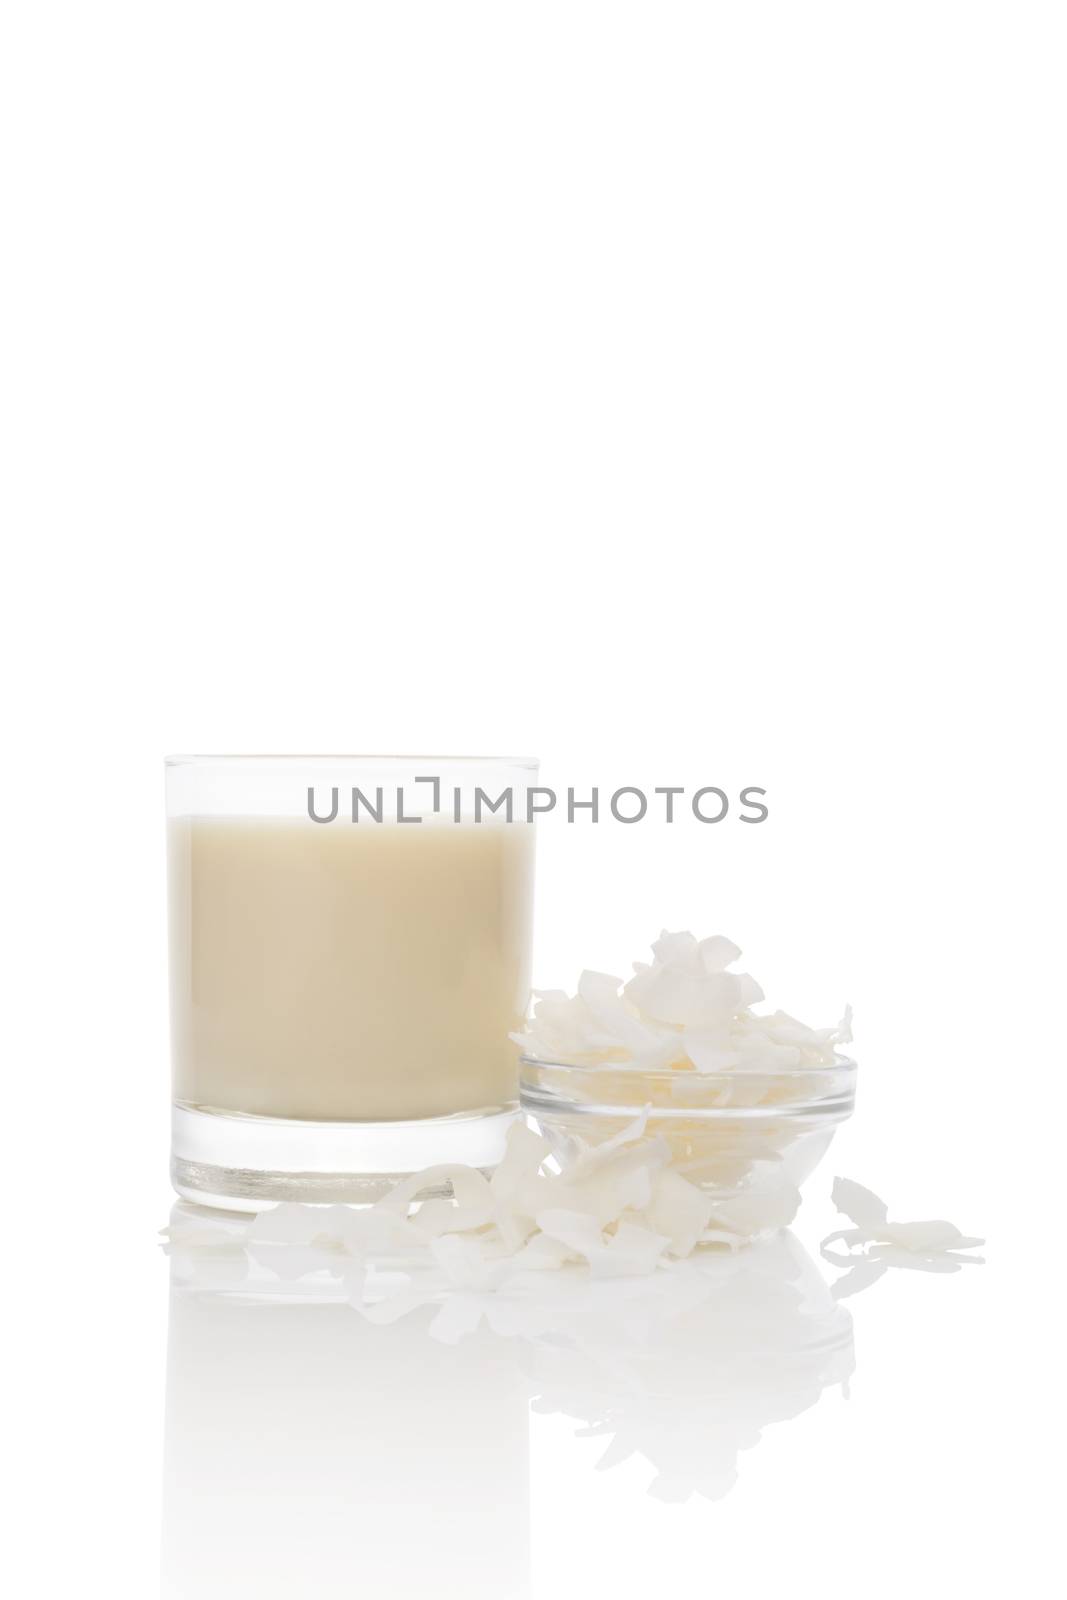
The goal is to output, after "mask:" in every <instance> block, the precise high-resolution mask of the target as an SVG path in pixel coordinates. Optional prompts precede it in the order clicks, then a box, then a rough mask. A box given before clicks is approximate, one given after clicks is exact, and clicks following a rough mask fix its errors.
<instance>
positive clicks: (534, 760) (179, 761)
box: [163, 751, 541, 771]
mask: <svg viewBox="0 0 1067 1600" xmlns="http://www.w3.org/2000/svg"><path fill="white" fill-rule="evenodd" d="M309 761H344V762H353V761H360V762H375V763H379V764H381V763H395V764H397V765H404V766H409V765H410V764H411V763H412V762H414V761H425V762H432V761H440V762H447V764H448V765H449V766H466V767H521V768H524V769H525V770H527V771H534V770H536V768H537V767H539V766H540V765H541V761H540V757H538V756H458V755H441V754H438V755H432V754H431V755H428V754H425V753H420V752H418V751H416V752H413V753H411V754H393V753H391V752H385V751H364V752H361V751H349V752H341V751H308V752H306V753H303V754H301V753H294V752H278V753H276V754H270V753H268V752H264V751H255V752H251V753H249V754H247V755H240V754H238V753H236V752H228V753H219V754H216V755H171V756H164V757H163V765H164V766H165V767H208V766H216V767H244V766H250V767H254V766H257V765H259V764H261V763H267V762H273V763H274V764H275V765H277V764H278V763H285V764H289V765H291V766H301V765H303V764H305V763H307V762H309Z"/></svg>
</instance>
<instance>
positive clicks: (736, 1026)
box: [511, 930, 852, 1073]
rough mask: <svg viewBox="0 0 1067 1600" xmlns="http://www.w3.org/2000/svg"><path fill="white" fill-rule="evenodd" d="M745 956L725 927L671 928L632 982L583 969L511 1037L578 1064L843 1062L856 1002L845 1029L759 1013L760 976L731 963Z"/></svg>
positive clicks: (698, 1066) (541, 998) (718, 1069)
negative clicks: (838, 1058) (838, 1055)
mask: <svg viewBox="0 0 1067 1600" xmlns="http://www.w3.org/2000/svg"><path fill="white" fill-rule="evenodd" d="M740 955H741V951H740V950H739V949H738V947H737V945H735V944H734V943H733V942H732V940H730V939H727V938H724V937H723V935H722V934H714V935H712V937H711V938H709V939H702V940H697V939H696V938H695V937H694V935H693V934H691V933H668V932H667V931H666V930H665V931H664V932H663V933H662V934H661V935H660V937H659V938H658V939H657V940H656V941H655V943H654V944H653V946H652V957H653V959H652V961H651V962H642V961H636V962H634V976H633V977H632V978H630V979H629V981H628V982H626V983H624V982H623V981H622V980H621V979H619V978H614V977H612V976H611V975H610V974H608V973H604V972H583V973H582V975H581V977H580V979H579V981H578V992H577V994H575V995H567V994H564V993H563V991H562V990H559V989H550V990H545V991H542V992H539V993H538V994H537V995H536V996H535V1001H534V1008H533V1017H532V1019H531V1021H530V1022H529V1023H528V1024H527V1026H526V1028H525V1030H524V1031H523V1032H522V1033H515V1034H512V1036H511V1037H512V1038H513V1039H515V1040H516V1041H517V1043H519V1044H520V1045H521V1046H522V1048H523V1049H524V1050H525V1051H526V1053H527V1054H528V1055H530V1056H532V1057H534V1058H536V1059H539V1060H542V1061H557V1062H564V1063H568V1062H569V1063H573V1064H575V1065H577V1066H585V1065H597V1064H600V1063H603V1062H606V1061H611V1062H613V1063H615V1062H617V1063H618V1064H619V1065H620V1066H622V1067H633V1068H637V1069H640V1070H643V1071H654V1070H657V1069H662V1068H665V1067H680V1068H684V1069H686V1070H690V1071H692V1070H694V1069H695V1070H696V1071H697V1072H700V1073H722V1072H730V1071H733V1070H734V1069H738V1070H745V1071H780V1070H783V1069H784V1070H791V1069H795V1068H797V1069H799V1068H804V1067H820V1066H831V1065H833V1063H834V1059H835V1047H836V1046H837V1045H839V1044H847V1043H848V1041H849V1040H850V1039H851V1037H852V1031H851V1015H852V1014H851V1010H846V1012H845V1015H844V1017H843V1018H842V1019H841V1021H840V1023H838V1025H837V1027H836V1028H809V1027H808V1026H807V1024H806V1023H803V1022H798V1021H797V1019H796V1018H795V1017H790V1016H788V1015H787V1014H786V1013H785V1012H784V1011H776V1012H772V1013H771V1014H770V1015H768V1016H759V1015H757V1014H756V1012H754V1011H753V1010H752V1007H753V1006H754V1005H758V1004H759V1002H760V1001H761V1000H762V999H763V990H762V989H761V988H760V986H759V984H758V983H757V982H756V980H755V979H754V978H752V977H750V976H749V974H748V973H747V972H728V971H727V970H726V969H727V968H728V967H729V966H731V965H732V964H733V963H734V962H735V961H737V960H738V958H739V957H740Z"/></svg>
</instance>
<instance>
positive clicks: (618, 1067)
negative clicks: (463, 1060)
mask: <svg viewBox="0 0 1067 1600" xmlns="http://www.w3.org/2000/svg"><path fill="white" fill-rule="evenodd" d="M519 1064H520V1066H523V1067H552V1068H553V1069H554V1070H556V1071H560V1072H573V1073H592V1072H632V1073H633V1074H634V1076H635V1077H642V1078H647V1079H648V1080H649V1082H650V1083H675V1082H676V1081H677V1080H678V1079H679V1078H683V1079H689V1078H692V1079H693V1080H695V1081H700V1082H702V1083H716V1082H719V1081H720V1080H723V1079H725V1080H727V1081H729V1080H732V1079H734V1078H817V1077H819V1076H821V1075H824V1074H825V1075H826V1076H827V1077H829V1076H830V1074H832V1073H833V1074H838V1073H842V1072H847V1073H850V1074H852V1073H856V1072H858V1070H859V1063H858V1062H857V1061H856V1060H855V1058H854V1057H853V1056H846V1055H842V1054H841V1052H840V1051H839V1050H835V1051H834V1059H833V1061H823V1062H820V1063H819V1064H818V1065H816V1066H811V1067H724V1068H723V1069H722V1070H721V1071H719V1072H701V1071H700V1069H699V1067H693V1068H691V1069H689V1068H685V1067H640V1066H635V1065H634V1063H633V1062H632V1061H622V1060H619V1059H617V1058H612V1057H610V1056H609V1057H608V1059H607V1060H606V1061H556V1060H553V1059H552V1058H551V1057H549V1056H535V1055H531V1054H530V1052H529V1051H526V1050H524V1051H522V1052H521V1053H520V1055H519Z"/></svg>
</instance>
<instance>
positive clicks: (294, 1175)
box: [170, 1104, 520, 1211]
mask: <svg viewBox="0 0 1067 1600" xmlns="http://www.w3.org/2000/svg"><path fill="white" fill-rule="evenodd" d="M519 1116H520V1112H519V1110H518V1107H517V1105H510V1106H494V1107H491V1108H488V1109H486V1110H479V1111H462V1112H457V1113H455V1114H454V1115H453V1116H449V1117H423V1118H418V1119H416V1120H413V1121H410V1122H291V1121H289V1120H287V1119H286V1118H284V1117H250V1116H241V1115H237V1114H233V1113H229V1112H224V1111H205V1110H202V1109H200V1108H197V1107H195V1106H187V1105H182V1104H175V1106H174V1108H173V1115H172V1122H171V1165H170V1174H171V1183H172V1184H173V1186H174V1188H175V1190H176V1191H177V1193H178V1194H180V1195H181V1197H182V1199H183V1200H192V1201H194V1202H195V1203H196V1204H197V1205H201V1206H214V1207H216V1208H217V1209H220V1210H224V1211H262V1210H263V1209H265V1208H266V1207H267V1206H272V1205H275V1204H276V1203H277V1202H278V1201H280V1200H296V1201H301V1202H303V1203H311V1204H316V1203H318V1204H324V1205H335V1204H338V1203H341V1204H356V1205H358V1204H369V1203H371V1202H372V1201H374V1200H379V1199H381V1197H382V1196H383V1195H385V1194H388V1192H389V1190H390V1189H391V1188H392V1187H393V1185H394V1184H396V1183H399V1182H400V1181H401V1179H403V1178H407V1177H410V1175H411V1174H412V1173H413V1172H421V1171H422V1170H423V1168H424V1167H434V1166H446V1165H460V1166H467V1167H477V1168H479V1169H480V1170H481V1171H483V1172H490V1171H492V1169H493V1168H494V1167H495V1166H496V1165H497V1163H498V1162H499V1161H500V1159H501V1157H502V1156H503V1154H504V1147H505V1143H506V1140H507V1134H508V1129H509V1128H510V1127H511V1126H512V1124H513V1123H514V1122H515V1121H516V1120H517V1119H518V1117H519ZM432 1192H433V1191H432V1190H427V1193H432ZM438 1192H443V1191H438Z"/></svg>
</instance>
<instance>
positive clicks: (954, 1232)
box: [821, 1178, 985, 1298]
mask: <svg viewBox="0 0 1067 1600" xmlns="http://www.w3.org/2000/svg"><path fill="white" fill-rule="evenodd" d="M830 1197H831V1199H832V1200H833V1203H834V1205H835V1206H836V1207H837V1209H838V1211H840V1212H842V1214H843V1215H844V1216H846V1217H848V1219H849V1221H850V1222H852V1223H853V1224H854V1226H853V1227H851V1228H839V1229H838V1230H837V1232H836V1233H830V1234H827V1236H826V1238H825V1239H824V1240H823V1242H822V1246H821V1250H822V1254H823V1256H824V1257H825V1258H826V1260H827V1261H831V1262H833V1263H834V1264H835V1265H837V1266H849V1267H851V1268H852V1271H851V1272H850V1273H849V1274H848V1277H847V1279H845V1280H842V1281H841V1282H840V1283H838V1284H837V1285H836V1292H837V1293H838V1298H841V1297H842V1295H844V1294H851V1293H855V1292H856V1291H857V1290H859V1289H861V1288H864V1289H865V1288H867V1287H868V1285H869V1284H871V1283H874V1282H875V1281H876V1280H877V1279H878V1278H879V1277H881V1275H882V1273H884V1272H885V1271H886V1270H887V1268H889V1267H904V1268H911V1269H913V1270H918V1271H920V1272H957V1271H958V1270H959V1269H960V1267H962V1266H967V1265H978V1264H980V1263H981V1259H982V1258H981V1257H980V1256H968V1255H960V1254H957V1252H959V1251H962V1250H971V1249H974V1248H975V1247H976V1246H978V1245H981V1244H984V1243H985V1240H984V1239H979V1238H976V1237H973V1236H970V1235H967V1234H964V1233H961V1231H960V1229H959V1228H957V1227H956V1225H955V1223H953V1222H943V1221H941V1220H939V1219H934V1220H932V1221H929V1222H890V1220H889V1209H888V1207H887V1205H886V1203H885V1201H884V1200H880V1199H879V1198H878V1196H877V1195H876V1194H873V1193H872V1192H871V1190H870V1189H865V1188H864V1187H863V1185H862V1184H861V1183H855V1182H854V1181H853V1180H852V1179H851V1178H835V1179H834V1186H833V1189H832V1191H831V1196H830ZM833 1244H843V1245H846V1246H847V1247H848V1248H847V1251H846V1253H845V1254H844V1255H843V1256H842V1255H841V1254H840V1253H838V1252H835V1251H832V1250H831V1249H830V1248H829V1247H830V1246H831V1245H833ZM853 1252H855V1253H853Z"/></svg>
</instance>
